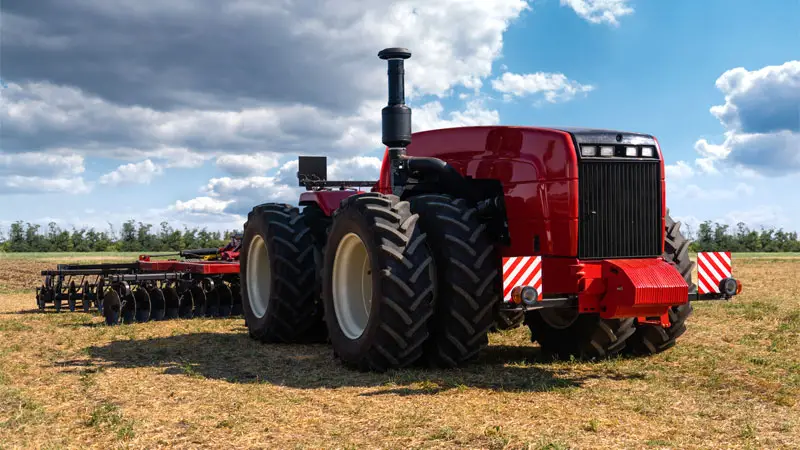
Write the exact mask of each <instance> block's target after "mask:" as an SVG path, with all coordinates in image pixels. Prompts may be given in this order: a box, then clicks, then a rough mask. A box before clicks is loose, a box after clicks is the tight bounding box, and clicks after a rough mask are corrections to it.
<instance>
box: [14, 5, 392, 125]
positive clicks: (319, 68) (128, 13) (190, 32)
mask: <svg viewBox="0 0 800 450" xmlns="http://www.w3.org/2000/svg"><path fill="white" fill-rule="evenodd" d="M320 4H321V2H320V1H308V0H307V1H299V2H261V3H258V2H249V1H240V0H239V1H221V0H202V1H193V2H188V1H183V0H167V1H157V2H156V1H150V0H143V1H138V2H122V1H117V0H78V1H70V2H64V1H60V0H37V1H22V2H4V3H3V11H2V12H3V30H2V33H3V36H2V37H3V39H2V52H3V77H4V79H6V80H10V81H13V82H17V83H20V82H31V81H49V82H52V83H54V84H62V85H72V86H76V87H79V88H80V89H82V90H84V91H86V92H89V93H93V94H96V95H98V96H100V97H102V98H104V99H106V100H108V101H110V102H113V103H118V104H121V105H143V106H148V107H151V108H155V109H158V110H170V109H173V108H177V107H186V106H189V107H193V108H217V107H224V108H230V107H232V106H237V107H248V106H254V105H257V104H260V103H261V102H265V101H269V102H272V103H275V102H292V103H295V102H300V103H308V104H314V105H318V106H321V107H325V108H330V109H334V110H336V111H342V112H345V113H347V112H349V111H352V109H353V108H355V107H356V106H358V102H354V101H353V100H352V99H353V98H355V99H362V98H364V97H366V96H369V95H375V94H376V93H378V92H381V91H382V88H383V86H373V85H371V84H370V83H365V82H364V81H365V79H366V78H368V77H365V75H364V74H363V73H362V72H363V70H356V71H353V70H352V69H353V68H354V67H358V66H360V67H369V64H372V65H374V66H375V67H376V68H377V69H380V68H381V66H380V62H379V61H378V60H377V58H376V57H375V55H374V53H375V51H377V50H378V45H379V44H378V43H370V42H366V43H362V44H361V46H360V48H358V47H356V48H350V49H348V48H346V47H340V48H327V46H326V45H325V44H326V42H325V41H324V40H322V39H320V35H319V33H303V32H301V30H299V28H298V20H299V19H301V18H304V17H307V16H309V15H312V14H313V13H314V12H315V11H314V10H315V8H319V5H320ZM271 5H274V6H271ZM306 12H308V13H309V14H306ZM334 25H335V23H334ZM343 58H346V61H347V63H346V64H345V63H344V61H343Z"/></svg>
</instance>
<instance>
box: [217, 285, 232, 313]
mask: <svg viewBox="0 0 800 450" xmlns="http://www.w3.org/2000/svg"><path fill="white" fill-rule="evenodd" d="M215 291H217V297H218V298H219V316H220V317H228V316H230V315H231V311H232V308H233V293H232V292H231V288H229V287H228V285H227V284H225V283H220V284H219V285H218V286H217V288H216V289H215Z"/></svg>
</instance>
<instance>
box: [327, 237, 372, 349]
mask: <svg viewBox="0 0 800 450" xmlns="http://www.w3.org/2000/svg"><path fill="white" fill-rule="evenodd" d="M332 278H333V279H332V281H333V289H332V290H333V307H334V312H335V313H336V320H337V321H338V322H339V327H340V328H341V329H342V332H343V333H344V335H345V336H347V337H348V338H349V339H358V338H359V337H360V336H361V335H362V334H363V333H364V329H365V328H366V327H367V322H368V321H369V315H370V311H371V310H372V264H371V263H370V259H369V254H368V253H367V247H366V245H364V242H363V241H362V240H361V238H360V237H358V235H356V234H355V233H349V234H347V235H346V236H344V237H343V238H342V240H341V241H340V242H339V246H338V247H337V249H336V256H335V257H334V261H333V277H332Z"/></svg>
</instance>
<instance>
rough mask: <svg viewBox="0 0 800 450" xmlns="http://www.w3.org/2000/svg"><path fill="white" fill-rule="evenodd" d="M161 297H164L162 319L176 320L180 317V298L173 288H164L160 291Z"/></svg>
mask: <svg viewBox="0 0 800 450" xmlns="http://www.w3.org/2000/svg"><path fill="white" fill-rule="evenodd" d="M161 295H162V296H163V297H164V318H165V319H177V318H178V317H180V298H179V297H178V291H176V290H175V288H174V287H166V288H164V289H161Z"/></svg>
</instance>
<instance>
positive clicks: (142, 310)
mask: <svg viewBox="0 0 800 450" xmlns="http://www.w3.org/2000/svg"><path fill="white" fill-rule="evenodd" d="M133 298H134V300H135V301H136V321H137V322H147V321H149V320H150V294H148V293H147V291H146V290H145V289H144V288H141V287H140V288H138V289H136V290H135V291H133Z"/></svg>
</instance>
